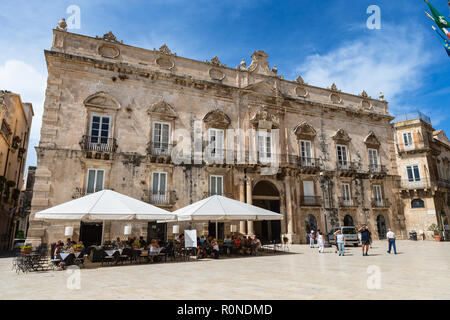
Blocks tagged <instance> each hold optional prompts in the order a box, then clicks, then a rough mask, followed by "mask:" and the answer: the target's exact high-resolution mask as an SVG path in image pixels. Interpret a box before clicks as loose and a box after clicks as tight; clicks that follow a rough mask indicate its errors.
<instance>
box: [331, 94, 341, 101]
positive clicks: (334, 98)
mask: <svg viewBox="0 0 450 320" xmlns="http://www.w3.org/2000/svg"><path fill="white" fill-rule="evenodd" d="M330 100H331V102H333V103H342V98H341V96H340V95H339V94H337V93H332V94H330Z"/></svg>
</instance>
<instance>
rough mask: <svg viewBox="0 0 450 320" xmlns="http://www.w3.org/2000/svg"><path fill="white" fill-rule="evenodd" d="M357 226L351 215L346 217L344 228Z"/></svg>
mask: <svg viewBox="0 0 450 320" xmlns="http://www.w3.org/2000/svg"><path fill="white" fill-rule="evenodd" d="M354 225H355V224H354V222H353V218H352V216H351V215H348V214H347V215H346V216H345V217H344V227H353V226H354Z"/></svg>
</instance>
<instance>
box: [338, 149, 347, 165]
mask: <svg viewBox="0 0 450 320" xmlns="http://www.w3.org/2000/svg"><path fill="white" fill-rule="evenodd" d="M336 150H337V160H338V165H339V168H340V169H348V160H347V159H348V154H347V146H343V145H337V146H336Z"/></svg>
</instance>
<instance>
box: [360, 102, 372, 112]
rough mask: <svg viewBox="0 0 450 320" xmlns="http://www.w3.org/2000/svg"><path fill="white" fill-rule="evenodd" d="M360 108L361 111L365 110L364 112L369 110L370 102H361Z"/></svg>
mask: <svg viewBox="0 0 450 320" xmlns="http://www.w3.org/2000/svg"><path fill="white" fill-rule="evenodd" d="M361 108H362V109H366V110H368V109H370V102H369V100H363V101H361Z"/></svg>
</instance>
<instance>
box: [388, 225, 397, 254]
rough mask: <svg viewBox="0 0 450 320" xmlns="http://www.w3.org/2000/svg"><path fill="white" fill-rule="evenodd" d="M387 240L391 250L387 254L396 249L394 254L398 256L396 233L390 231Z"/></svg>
mask: <svg viewBox="0 0 450 320" xmlns="http://www.w3.org/2000/svg"><path fill="white" fill-rule="evenodd" d="M386 238H387V240H388V244H389V249H388V251H387V253H389V254H390V253H391V248H392V247H394V254H397V248H396V247H395V233H394V232H392V230H391V229H388V233H387V234H386Z"/></svg>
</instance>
